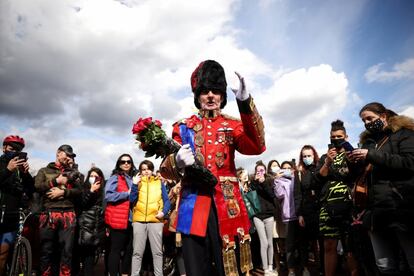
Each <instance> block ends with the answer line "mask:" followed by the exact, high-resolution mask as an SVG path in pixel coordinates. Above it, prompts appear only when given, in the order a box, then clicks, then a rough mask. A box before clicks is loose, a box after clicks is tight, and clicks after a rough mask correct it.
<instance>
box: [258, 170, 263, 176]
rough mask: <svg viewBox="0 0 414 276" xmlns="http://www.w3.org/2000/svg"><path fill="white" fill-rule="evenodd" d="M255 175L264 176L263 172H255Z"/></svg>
mask: <svg viewBox="0 0 414 276" xmlns="http://www.w3.org/2000/svg"><path fill="white" fill-rule="evenodd" d="M256 175H257V176H264V172H263V171H257V172H256Z"/></svg>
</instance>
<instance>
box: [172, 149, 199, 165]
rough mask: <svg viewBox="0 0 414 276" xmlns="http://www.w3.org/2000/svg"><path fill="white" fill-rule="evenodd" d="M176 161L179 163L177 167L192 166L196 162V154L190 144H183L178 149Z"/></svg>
mask: <svg viewBox="0 0 414 276" xmlns="http://www.w3.org/2000/svg"><path fill="white" fill-rule="evenodd" d="M175 162H176V163H177V167H178V168H180V169H182V168H184V167H188V166H191V165H193V164H194V163H195V158H194V154H193V151H192V150H191V148H190V145H189V144H186V145H183V146H182V147H181V148H180V149H179V150H178V152H177V155H176V156H175Z"/></svg>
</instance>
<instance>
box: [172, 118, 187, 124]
mask: <svg viewBox="0 0 414 276" xmlns="http://www.w3.org/2000/svg"><path fill="white" fill-rule="evenodd" d="M186 122H187V118H183V119H180V120H178V121H176V122H175V123H174V124H173V126H175V125H182V124H185V123H186Z"/></svg>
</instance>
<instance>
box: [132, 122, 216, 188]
mask: <svg viewBox="0 0 414 276" xmlns="http://www.w3.org/2000/svg"><path fill="white" fill-rule="evenodd" d="M161 126H162V124H161V122H160V121H158V120H152V117H148V118H145V119H143V118H139V119H138V121H137V122H136V123H135V124H134V126H133V127H132V133H133V134H135V135H136V137H135V139H136V140H137V141H138V142H139V143H140V148H141V149H142V150H143V151H145V157H151V156H153V155H155V158H158V157H160V156H161V157H163V158H164V157H166V156H167V155H170V154H172V153H177V151H178V150H179V149H180V148H181V145H180V144H179V143H177V142H176V141H175V140H173V139H171V138H169V137H167V135H166V134H165V131H164V130H163V129H162V128H161ZM184 176H187V177H189V178H190V179H195V180H197V184H199V185H205V184H208V185H211V186H214V185H216V183H217V178H216V177H215V176H214V175H213V174H212V173H211V172H210V171H209V170H208V169H207V168H205V167H204V166H203V165H202V164H200V162H198V160H197V159H196V163H195V164H193V165H192V166H191V167H187V168H185V171H184Z"/></svg>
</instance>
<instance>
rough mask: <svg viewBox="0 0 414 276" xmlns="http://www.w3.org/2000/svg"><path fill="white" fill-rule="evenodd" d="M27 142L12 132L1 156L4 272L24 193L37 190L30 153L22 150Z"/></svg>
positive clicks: (0, 244)
mask: <svg viewBox="0 0 414 276" xmlns="http://www.w3.org/2000/svg"><path fill="white" fill-rule="evenodd" d="M24 146H25V141H24V139H23V138H22V137H20V136H18V135H9V136H7V137H5V138H4V140H3V155H1V156H0V275H3V273H4V269H5V264H6V261H7V257H8V254H9V249H10V248H11V247H12V245H13V243H14V241H15V237H16V231H17V228H18V222H19V213H18V210H19V208H20V207H24V206H23V205H24V202H23V201H24V200H23V198H24V195H25V194H26V195H27V196H31V194H32V193H33V191H34V181H33V177H32V176H31V175H30V173H29V168H30V167H29V163H28V162H27V154H26V153H24V152H22V149H23V148H24ZM25 202H27V200H26V201H25Z"/></svg>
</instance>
